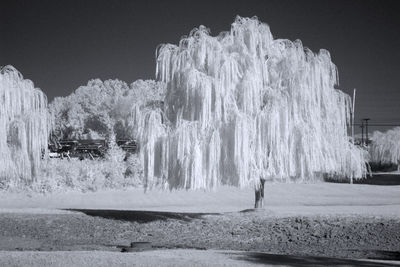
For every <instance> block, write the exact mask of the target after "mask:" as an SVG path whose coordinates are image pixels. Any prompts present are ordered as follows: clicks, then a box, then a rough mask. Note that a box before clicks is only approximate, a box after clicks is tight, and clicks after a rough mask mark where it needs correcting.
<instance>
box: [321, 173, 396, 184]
mask: <svg viewBox="0 0 400 267" xmlns="http://www.w3.org/2000/svg"><path fill="white" fill-rule="evenodd" d="M324 180H325V182H328V183H347V184H348V183H349V182H348V181H337V180H334V179H329V178H325V179H324ZM353 183H354V184H370V185H400V175H398V174H397V175H396V174H389V173H388V174H374V175H373V176H372V177H370V176H368V177H367V178H365V179H361V180H354V182H353Z"/></svg>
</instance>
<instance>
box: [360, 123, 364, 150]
mask: <svg viewBox="0 0 400 267" xmlns="http://www.w3.org/2000/svg"><path fill="white" fill-rule="evenodd" d="M360 127H361V146H364V121H363V120H361V126H360Z"/></svg>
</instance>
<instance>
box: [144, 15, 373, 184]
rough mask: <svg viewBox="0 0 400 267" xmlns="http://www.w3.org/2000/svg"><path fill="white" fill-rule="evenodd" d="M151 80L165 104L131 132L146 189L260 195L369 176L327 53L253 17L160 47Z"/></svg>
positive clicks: (348, 105) (201, 30) (348, 102)
mask: <svg viewBox="0 0 400 267" xmlns="http://www.w3.org/2000/svg"><path fill="white" fill-rule="evenodd" d="M156 76H157V78H158V79H159V80H161V81H163V82H165V83H166V84H167V94H166V97H165V101H164V107H163V108H162V109H161V108H160V109H158V110H155V109H153V110H148V112H144V113H142V114H141V120H142V123H141V127H139V130H140V131H139V134H138V135H139V140H140V141H141V144H142V147H141V155H142V160H143V166H144V175H145V178H146V185H147V186H148V187H152V186H156V185H161V186H164V187H169V188H186V189H200V188H214V187H216V186H218V185H221V184H228V185H235V186H239V187H243V186H248V185H252V186H255V187H256V188H260V186H263V182H264V181H265V180H273V181H284V182H289V181H300V182H307V181H314V180H316V179H321V178H322V177H323V176H331V177H334V178H337V179H345V178H360V177H363V176H364V175H365V173H366V168H365V162H364V153H363V151H362V150H361V149H358V148H357V147H355V146H354V145H353V144H352V143H350V142H349V138H348V135H347V125H348V124H349V122H350V116H349V114H350V109H351V98H350V97H349V96H348V95H346V94H345V93H343V92H341V91H340V90H337V89H335V85H337V84H338V72H337V68H336V66H335V65H334V64H333V63H332V61H331V57H330V54H329V52H328V51H326V50H320V51H319V53H317V54H315V53H313V52H312V51H311V50H309V49H308V48H305V47H303V45H302V43H301V41H300V40H296V41H294V42H292V41H289V40H284V39H274V38H273V36H272V34H271V32H270V29H269V26H268V25H267V24H264V23H261V22H259V20H258V19H257V18H256V17H254V18H242V17H237V18H236V20H235V21H234V23H233V24H232V26H231V30H230V31H229V32H222V33H220V34H219V35H218V36H215V37H214V36H211V35H210V32H209V30H208V29H207V28H205V27H204V26H200V27H199V28H195V29H193V30H192V31H191V32H190V34H189V36H185V37H183V38H182V39H181V40H180V42H179V44H178V45H172V44H164V45H161V46H160V47H159V48H158V49H157V70H156Z"/></svg>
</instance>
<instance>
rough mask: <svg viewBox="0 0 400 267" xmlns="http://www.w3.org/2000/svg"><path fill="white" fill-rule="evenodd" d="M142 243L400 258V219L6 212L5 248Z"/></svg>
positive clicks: (1, 216) (1, 222) (1, 231)
mask: <svg viewBox="0 0 400 267" xmlns="http://www.w3.org/2000/svg"><path fill="white" fill-rule="evenodd" d="M85 213H86V214H85ZM87 214H88V215H87ZM139 241H148V242H151V245H152V246H153V248H154V249H177V248H178V249H179V248H185V249H196V250H205V249H216V250H236V251H238V250H239V251H259V252H267V253H272V254H288V255H298V256H325V257H334V258H353V259H356V258H364V259H366V258H374V259H391V260H400V252H399V248H400V247H399V244H400V219H399V218H398V217H393V218H388V217H376V216H348V215H346V216H293V217H284V218H282V217H274V216H273V215H271V214H270V213H269V212H268V210H264V211H252V210H250V211H247V212H232V213H224V214H211V215H205V214H196V213H190V214H185V213H168V212H145V211H115V210H114V211H110V210H109V211H107V210H82V212H76V211H75V212H69V213H66V214H62V213H61V214H22V213H0V250H3V251H4V250H6V251H16V250H23V251H26V250H31V251H32V250H33V251H59V250H64V251H83V250H103V251H114V252H117V251H121V249H122V248H123V247H124V246H129V245H130V242H139Z"/></svg>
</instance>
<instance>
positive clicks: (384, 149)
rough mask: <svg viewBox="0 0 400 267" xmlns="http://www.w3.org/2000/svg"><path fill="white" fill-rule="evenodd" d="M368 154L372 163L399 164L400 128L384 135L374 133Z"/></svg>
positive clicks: (377, 132)
mask: <svg viewBox="0 0 400 267" xmlns="http://www.w3.org/2000/svg"><path fill="white" fill-rule="evenodd" d="M369 152H370V156H371V161H372V162H376V163H384V164H400V127H396V128H393V129H391V130H388V131H387V132H385V133H382V132H379V131H375V132H374V133H373V135H372V143H371V145H370V146H369Z"/></svg>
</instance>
